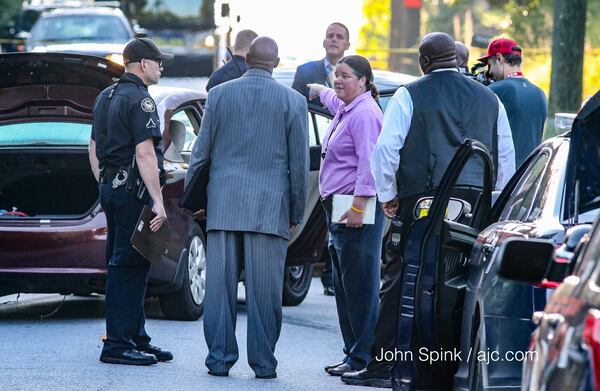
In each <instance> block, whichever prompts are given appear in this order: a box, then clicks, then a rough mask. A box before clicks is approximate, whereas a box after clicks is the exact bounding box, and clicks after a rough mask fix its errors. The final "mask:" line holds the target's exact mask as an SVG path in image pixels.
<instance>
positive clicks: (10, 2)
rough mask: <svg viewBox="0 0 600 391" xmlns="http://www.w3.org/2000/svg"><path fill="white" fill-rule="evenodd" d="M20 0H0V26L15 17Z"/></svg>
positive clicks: (3, 25)
mask: <svg viewBox="0 0 600 391" xmlns="http://www.w3.org/2000/svg"><path fill="white" fill-rule="evenodd" d="M21 3H22V1H21V0H0V10H2V11H1V12H0V27H6V26H7V25H8V24H9V23H10V22H11V21H12V20H13V19H14V17H15V15H16V13H17V10H18V9H19V7H20V6H21Z"/></svg>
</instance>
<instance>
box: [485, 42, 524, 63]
mask: <svg viewBox="0 0 600 391" xmlns="http://www.w3.org/2000/svg"><path fill="white" fill-rule="evenodd" d="M496 54H518V55H519V56H520V55H521V47H520V46H519V45H517V43H516V42H515V41H513V40H512V39H508V38H496V39H494V40H493V41H492V42H490V44H489V46H488V48H487V54H486V55H485V56H483V57H480V58H478V59H477V60H478V61H485V60H487V59H488V58H490V57H493V56H495V55H496Z"/></svg>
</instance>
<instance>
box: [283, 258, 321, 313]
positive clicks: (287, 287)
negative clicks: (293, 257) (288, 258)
mask: <svg viewBox="0 0 600 391" xmlns="http://www.w3.org/2000/svg"><path fill="white" fill-rule="evenodd" d="M313 267H314V265H312V264H309V263H307V264H304V265H300V266H288V267H286V268H285V274H284V280H283V305H285V306H295V305H298V304H300V303H302V301H303V300H304V298H305V297H306V295H307V294H308V290H309V288H310V282H311V281H312V273H313Z"/></svg>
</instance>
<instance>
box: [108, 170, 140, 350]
mask: <svg viewBox="0 0 600 391" xmlns="http://www.w3.org/2000/svg"><path fill="white" fill-rule="evenodd" d="M100 203H101V205H102V209H103V210H104V213H105V214H106V223H107V228H108V233H107V238H106V239H107V240H106V258H107V265H108V272H107V277H106V338H107V339H106V342H105V343H104V348H103V349H102V352H103V354H119V353H122V352H124V351H126V350H129V349H135V348H138V347H144V346H146V345H148V344H149V343H150V337H149V336H148V334H147V333H146V330H145V322H146V316H145V314H144V299H145V296H146V285H147V283H148V271H149V270H150V262H149V261H148V260H146V259H145V258H144V257H142V256H141V255H140V254H139V253H138V252H137V251H136V250H135V249H134V248H133V247H132V246H131V243H130V238H131V234H132V233H133V230H134V229H135V225H136V223H137V220H138V217H139V215H140V213H141V211H142V208H143V207H144V204H143V203H142V202H141V201H139V200H138V199H137V198H136V197H135V195H134V194H131V193H128V192H127V191H126V190H125V186H121V187H119V188H117V189H112V184H111V183H110V181H108V183H105V184H101V185H100Z"/></svg>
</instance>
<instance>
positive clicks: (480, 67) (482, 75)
mask: <svg viewBox="0 0 600 391" xmlns="http://www.w3.org/2000/svg"><path fill="white" fill-rule="evenodd" d="M467 76H469V77H471V78H472V79H473V80H475V81H476V82H478V83H481V84H483V85H484V86H489V85H490V84H492V83H493V82H494V79H493V78H492V75H491V74H490V71H489V70H488V69H487V64H486V63H484V62H478V63H477V64H475V65H473V66H472V67H471V73H470V74H467Z"/></svg>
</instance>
